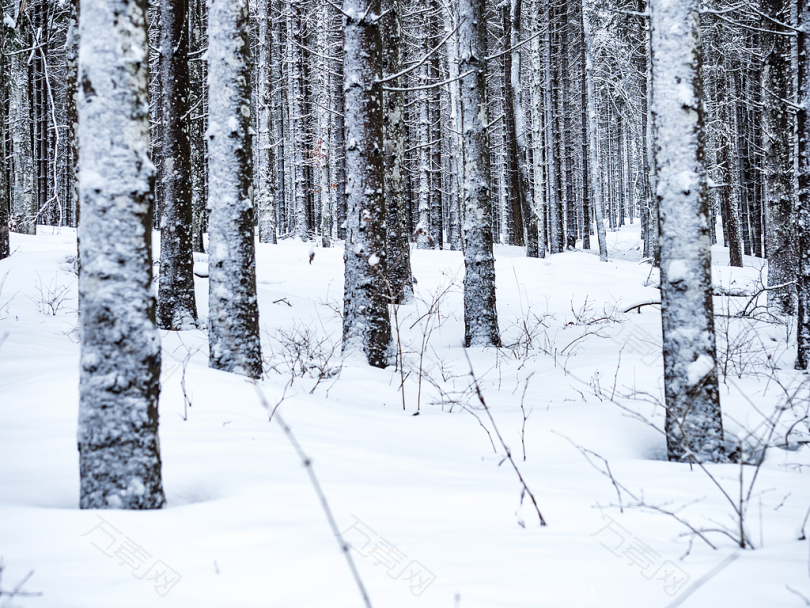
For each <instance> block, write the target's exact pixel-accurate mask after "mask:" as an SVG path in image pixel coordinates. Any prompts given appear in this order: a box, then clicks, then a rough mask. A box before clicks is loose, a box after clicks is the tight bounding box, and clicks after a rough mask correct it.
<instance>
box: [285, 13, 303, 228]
mask: <svg viewBox="0 0 810 608" xmlns="http://www.w3.org/2000/svg"><path fill="white" fill-rule="evenodd" d="M288 10H289V13H288V17H287V56H288V61H289V63H288V66H287V75H288V78H287V80H288V86H289V90H288V92H287V95H288V101H289V108H290V109H289V112H290V127H291V131H292V133H291V135H292V137H290V138H288V141H287V144H288V145H289V146H291V147H292V151H293V153H292V156H293V168H292V169H293V170H292V175H293V189H294V190H293V201H294V203H293V205H294V214H295V216H294V217H295V236H297V237H298V238H299V239H301V240H302V241H306V240H307V239H308V235H307V195H306V174H305V169H304V145H305V141H304V140H305V137H306V127H305V124H304V118H305V116H306V111H305V109H304V96H305V94H304V74H303V65H302V64H303V60H304V57H303V51H302V49H301V46H302V45H303V43H304V40H303V37H302V27H303V23H302V21H303V14H302V13H303V1H302V0H291V1H290V3H289V7H288Z"/></svg>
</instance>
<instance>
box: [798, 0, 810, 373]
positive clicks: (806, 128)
mask: <svg viewBox="0 0 810 608" xmlns="http://www.w3.org/2000/svg"><path fill="white" fill-rule="evenodd" d="M797 4H798V6H797V13H798V18H799V26H800V27H799V32H798V34H799V35H798V47H799V66H798V67H799V73H798V89H799V91H798V92H799V105H800V106H801V108H800V109H799V110H798V112H797V113H796V122H797V124H796V127H797V129H796V130H797V133H798V137H799V204H798V209H797V211H796V220H797V221H796V232H797V238H796V241H797V244H798V296H799V297H798V301H799V306H798V327H797V331H796V337H797V340H796V341H797V342H798V356H797V357H796V369H807V368H808V363H810V117H808V111H810V31H808V29H807V28H810V4H808V1H807V0H798V2H797Z"/></svg>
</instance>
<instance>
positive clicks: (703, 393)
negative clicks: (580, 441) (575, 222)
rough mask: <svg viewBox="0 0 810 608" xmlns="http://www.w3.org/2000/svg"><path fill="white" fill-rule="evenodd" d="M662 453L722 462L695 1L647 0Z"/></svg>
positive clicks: (721, 425)
mask: <svg viewBox="0 0 810 608" xmlns="http://www.w3.org/2000/svg"><path fill="white" fill-rule="evenodd" d="M650 12H651V22H652V51H653V54H652V70H653V79H652V82H653V89H652V102H653V105H652V113H653V129H654V137H655V150H656V153H655V168H656V175H657V177H658V180H657V186H656V193H657V197H658V201H659V210H660V219H659V222H660V231H661V232H660V250H661V319H662V329H663V350H664V391H665V397H666V410H667V411H666V422H665V429H666V436H667V452H668V455H669V459H670V460H675V461H684V460H689V461H692V460H695V459H696V460H698V461H700V462H705V461H711V462H720V461H724V460H725V447H724V443H723V422H722V417H721V413H720V395H719V391H718V382H717V363H716V361H715V335H714V315H713V306H712V283H711V251H710V239H709V225H708V196H707V194H708V193H707V184H706V169H705V166H704V163H703V158H704V146H705V143H704V136H705V127H704V122H703V104H702V92H701V81H700V62H701V56H700V13H699V3H698V0H677V1H674V2H673V1H669V0H651V2H650Z"/></svg>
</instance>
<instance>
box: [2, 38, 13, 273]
mask: <svg viewBox="0 0 810 608" xmlns="http://www.w3.org/2000/svg"><path fill="white" fill-rule="evenodd" d="M7 27H8V26H7V25H6V24H5V23H0V32H2V37H0V260H2V259H5V258H7V257H8V256H9V255H10V254H11V245H10V243H9V234H8V221H9V204H10V202H11V197H10V196H9V188H8V184H7V183H6V175H7V169H6V157H7V152H6V97H7V91H6V83H7V82H8V77H7V72H6V64H7V61H6V53H7V52H8V48H7V47H8V40H9V38H10V35H9V33H8V32H7V31H6V28H7Z"/></svg>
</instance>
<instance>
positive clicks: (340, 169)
mask: <svg viewBox="0 0 810 608" xmlns="http://www.w3.org/2000/svg"><path fill="white" fill-rule="evenodd" d="M335 71H336V72H337V73H336V74H335V75H334V77H333V78H334V87H335V88H334V94H333V96H332V99H333V100H334V104H335V105H334V107H333V108H332V109H333V115H332V116H333V118H334V121H335V123H334V135H335V141H334V143H333V144H332V145H333V148H334V154H335V158H334V165H335V166H334V171H333V173H332V174H333V176H334V177H333V178H332V179H333V180H334V183H335V213H336V214H337V220H336V222H337V236H338V238H339V239H345V238H346V202H347V200H346V128H345V118H344V117H345V111H346V109H345V103H344V95H343V63H338V64H337V66H336V69H335Z"/></svg>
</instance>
